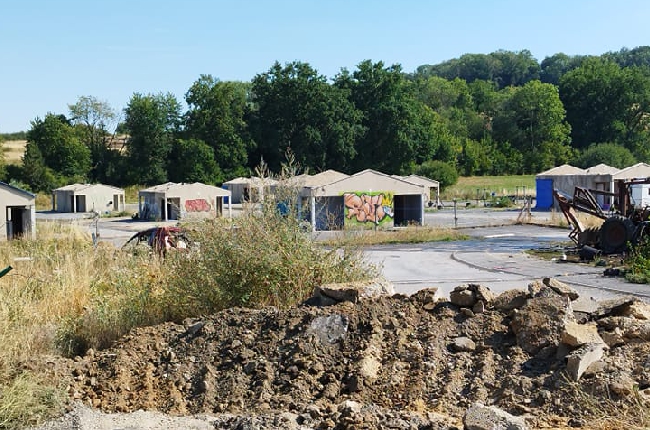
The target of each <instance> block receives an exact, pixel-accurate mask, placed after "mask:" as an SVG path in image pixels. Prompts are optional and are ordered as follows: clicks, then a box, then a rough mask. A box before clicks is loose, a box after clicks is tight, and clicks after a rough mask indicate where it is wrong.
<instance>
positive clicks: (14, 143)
mask: <svg viewBox="0 0 650 430" xmlns="http://www.w3.org/2000/svg"><path fill="white" fill-rule="evenodd" d="M26 145H27V141H26V140H7V141H5V142H2V152H3V153H4V155H5V162H6V163H7V164H22V162H23V154H24V153H25V146H26Z"/></svg>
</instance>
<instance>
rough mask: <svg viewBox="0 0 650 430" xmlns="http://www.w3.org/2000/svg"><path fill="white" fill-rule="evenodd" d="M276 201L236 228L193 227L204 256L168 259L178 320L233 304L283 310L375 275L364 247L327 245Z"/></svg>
mask: <svg viewBox="0 0 650 430" xmlns="http://www.w3.org/2000/svg"><path fill="white" fill-rule="evenodd" d="M279 201H281V202H283V207H284V205H287V202H290V203H289V204H288V207H290V208H295V207H296V206H295V205H294V204H292V202H291V201H290V200H287V199H286V198H282V199H281V200H279ZM277 203H278V200H277V194H276V198H275V199H268V200H267V201H266V202H265V203H264V205H263V206H262V209H261V210H258V211H249V212H247V213H244V214H243V215H242V216H240V217H239V218H237V219H236V224H230V223H229V222H228V221H226V220H217V221H208V222H204V223H201V224H200V225H198V226H196V227H195V228H194V229H193V232H192V235H193V238H194V239H195V240H197V241H198V242H200V250H199V251H198V252H195V253H192V254H189V255H186V254H182V253H176V254H174V255H173V256H172V258H169V259H168V260H169V261H168V262H169V265H170V267H171V270H170V274H169V279H168V281H167V284H166V293H165V294H166V295H167V297H166V299H165V301H166V302H168V303H174V310H175V312H174V316H173V317H174V318H175V319H177V318H180V317H182V316H186V314H187V313H188V312H194V313H198V314H201V313H210V312H215V311H218V310H221V309H224V308H227V307H232V306H247V307H259V306H268V305H270V306H277V307H281V308H285V307H288V306H292V305H295V304H298V303H300V302H302V301H304V300H305V299H307V298H308V297H309V296H310V295H311V293H312V291H313V289H314V287H315V286H317V285H319V284H324V283H331V282H345V281H356V280H361V279H367V278H370V277H374V276H377V274H378V272H377V271H376V269H375V268H374V267H372V266H371V265H369V264H367V263H366V262H365V261H364V260H363V256H362V253H361V250H360V249H358V248H355V247H354V246H352V245H346V246H344V247H343V248H341V247H330V248H326V247H323V246H322V244H319V243H317V242H316V241H315V240H314V239H313V237H312V234H311V232H309V231H305V229H304V227H303V225H302V223H301V217H300V216H299V215H298V214H297V213H296V212H295V211H289V212H288V213H287V212H286V211H282V213H280V211H278V210H277V208H278V205H277Z"/></svg>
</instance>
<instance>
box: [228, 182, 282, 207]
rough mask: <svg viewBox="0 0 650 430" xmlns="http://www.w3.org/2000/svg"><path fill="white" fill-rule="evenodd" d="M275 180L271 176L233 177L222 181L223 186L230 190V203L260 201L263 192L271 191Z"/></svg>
mask: <svg viewBox="0 0 650 430" xmlns="http://www.w3.org/2000/svg"><path fill="white" fill-rule="evenodd" d="M276 184H277V181H276V180H274V179H271V178H260V177H257V176H253V177H250V178H243V177H239V178H235V179H231V180H230V181H227V182H224V183H223V188H224V189H226V190H228V191H230V195H231V199H232V203H247V202H261V201H263V200H264V194H268V193H270V192H272V188H273V187H274V186H275V185H276Z"/></svg>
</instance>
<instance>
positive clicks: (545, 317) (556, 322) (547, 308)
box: [510, 295, 575, 355]
mask: <svg viewBox="0 0 650 430" xmlns="http://www.w3.org/2000/svg"><path fill="white" fill-rule="evenodd" d="M568 321H575V320H574V317H573V309H572V308H571V302H570V301H569V300H568V299H567V298H566V297H561V296H558V295H554V296H552V297H533V298H531V299H529V300H528V302H527V303H526V305H525V306H524V307H523V308H521V309H520V310H519V311H518V312H517V313H515V314H514V315H513V317H512V322H511V324H510V327H511V328H512V331H513V332H514V334H515V336H516V338H517V344H518V345H519V346H520V347H521V348H522V349H523V350H524V351H526V352H528V353H529V354H532V355H536V354H537V353H538V352H540V351H541V350H542V349H544V348H546V347H557V345H558V344H559V343H560V339H561V336H562V332H563V331H564V328H565V326H566V324H567V322H568Z"/></svg>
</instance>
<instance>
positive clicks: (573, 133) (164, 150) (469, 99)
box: [0, 46, 650, 191]
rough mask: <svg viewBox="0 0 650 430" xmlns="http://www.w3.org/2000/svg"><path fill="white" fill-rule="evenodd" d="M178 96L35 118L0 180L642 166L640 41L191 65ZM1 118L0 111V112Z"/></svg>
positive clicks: (38, 187)
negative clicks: (354, 61)
mask: <svg viewBox="0 0 650 430" xmlns="http://www.w3.org/2000/svg"><path fill="white" fill-rule="evenodd" d="M184 105H185V106H186V108H185V109H184V108H183V103H181V102H180V101H179V100H178V99H177V98H176V97H175V96H174V95H172V94H169V93H163V92H161V93H158V94H139V93H136V94H133V96H132V97H131V98H130V100H129V102H128V105H127V106H126V108H124V109H123V111H122V112H118V111H116V110H115V109H114V108H113V107H112V106H109V105H108V104H107V103H106V102H103V101H101V100H98V99H97V98H95V97H93V96H83V97H80V98H79V99H78V100H77V101H76V102H75V103H74V104H70V105H69V106H68V107H69V112H66V113H47V114H45V116H44V117H42V118H41V117H38V118H36V119H34V120H33V121H32V122H31V128H30V130H27V132H26V139H27V140H28V143H27V147H26V151H25V154H24V157H23V165H22V166H16V165H7V166H3V165H2V163H1V160H0V178H4V179H5V180H6V181H13V182H14V183H19V184H20V185H22V186H24V187H26V188H29V189H31V190H33V191H49V190H50V189H52V188H53V187H57V186H60V185H63V184H67V183H70V182H73V181H76V182H102V183H106V184H112V185H118V186H124V185H130V184H143V185H150V184H156V183H162V182H166V181H174V182H194V181H200V182H205V183H210V184H220V183H222V182H224V181H226V180H229V179H231V178H234V177H236V176H247V175H249V174H251V172H253V171H254V168H255V167H256V166H258V165H259V164H260V162H261V161H262V160H264V162H265V163H266V164H267V165H268V167H269V168H270V170H271V171H278V169H279V168H280V166H281V164H282V163H283V161H284V160H285V159H286V156H287V153H288V152H291V153H292V157H293V158H295V160H296V161H297V162H298V163H299V165H300V166H301V167H302V168H303V169H305V170H306V171H309V172H311V173H316V172H319V171H322V170H326V169H330V168H332V169H336V170H339V171H343V172H346V173H353V172H356V171H359V170H362V169H366V168H372V169H376V170H379V171H382V172H385V173H389V174H410V173H419V174H423V175H426V176H429V177H432V178H435V179H439V180H442V182H443V185H444V183H445V182H446V179H445V178H447V177H453V176H454V175H465V176H469V175H505V174H534V173H538V172H540V171H543V170H545V169H548V168H550V167H553V166H556V165H560V164H563V163H567V162H568V163H572V164H574V165H577V166H582V167H588V166H591V165H595V164H598V163H606V164H608V165H611V166H615V167H624V166H628V165H631V164H633V163H635V162H650V145H649V144H648V142H650V139H649V137H650V128H649V121H650V46H641V47H637V48H634V49H627V48H624V49H621V50H620V51H618V52H609V53H605V54H603V55H600V56H570V55H565V54H562V53H559V54H555V55H553V56H551V57H546V58H544V60H543V61H541V63H540V62H538V61H537V60H536V59H535V58H533V56H532V54H531V53H530V52H529V51H527V50H523V51H519V52H511V51H496V52H493V53H490V54H466V55H463V56H461V57H460V58H456V59H452V60H449V61H445V62H443V63H440V64H435V65H422V66H420V67H418V68H417V70H416V71H414V72H413V73H407V72H404V71H403V70H402V67H401V66H400V65H390V66H389V65H385V64H384V63H383V62H381V61H379V62H373V61H370V60H366V61H362V62H361V63H360V64H358V66H357V68H356V69H355V70H352V71H350V70H347V69H341V71H340V73H338V74H337V75H336V76H334V77H333V78H328V77H326V76H323V75H321V74H319V73H318V71H317V70H315V69H314V68H312V67H311V66H310V65H309V64H307V63H303V62H299V61H296V62H292V63H286V64H280V63H279V62H276V63H275V64H273V65H272V66H271V67H270V69H269V70H268V71H266V72H264V73H260V74H258V75H256V76H254V77H253V78H252V80H251V81H250V82H224V81H220V80H219V79H218V78H216V77H213V76H211V75H201V76H200V77H199V78H198V79H197V80H196V81H195V82H194V83H193V84H192V86H191V87H190V88H189V89H188V90H187V92H186V94H185V99H184ZM0 120H1V119H0Z"/></svg>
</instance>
